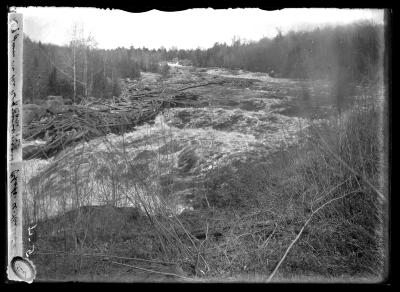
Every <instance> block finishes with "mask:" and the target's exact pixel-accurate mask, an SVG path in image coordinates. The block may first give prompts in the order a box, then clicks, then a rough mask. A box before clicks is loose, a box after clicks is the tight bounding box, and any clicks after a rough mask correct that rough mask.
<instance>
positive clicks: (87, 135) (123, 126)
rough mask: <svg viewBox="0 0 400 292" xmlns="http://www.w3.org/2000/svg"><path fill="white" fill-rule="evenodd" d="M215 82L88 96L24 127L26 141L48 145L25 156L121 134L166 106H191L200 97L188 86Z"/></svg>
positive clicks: (45, 154)
mask: <svg viewBox="0 0 400 292" xmlns="http://www.w3.org/2000/svg"><path fill="white" fill-rule="evenodd" d="M210 84H215V83H206V84H196V85H192V86H188V87H186V88H182V89H178V90H166V89H162V90H153V91H146V92H141V93H138V94H135V95H130V96H129V98H127V97H126V96H125V97H124V98H114V99H112V100H99V99H86V100H85V101H84V102H82V103H81V104H74V105H69V106H66V107H65V110H64V111H63V112H59V113H57V114H50V113H48V114H46V115H45V116H43V117H42V118H41V119H40V120H39V121H33V122H32V123H30V125H28V126H27V127H25V129H24V140H25V141H30V140H34V139H43V140H45V141H46V144H44V145H42V146H40V147H38V148H37V149H36V151H30V153H24V159H33V158H49V157H52V156H54V155H56V154H57V153H59V152H60V151H62V150H63V149H65V148H66V147H68V146H71V145H74V144H76V143H78V142H80V141H82V140H85V141H89V140H90V139H93V138H96V137H100V136H103V135H107V134H109V133H114V134H122V133H124V132H127V131H132V130H133V129H134V128H135V127H137V126H139V125H142V124H143V123H146V122H151V121H152V120H154V118H155V117H156V116H157V114H158V113H160V112H161V111H162V110H164V109H165V108H173V107H191V106H196V104H197V103H198V98H199V97H198V96H197V95H195V94H192V93H190V92H184V91H185V90H187V89H190V88H195V87H199V86H207V85H210Z"/></svg>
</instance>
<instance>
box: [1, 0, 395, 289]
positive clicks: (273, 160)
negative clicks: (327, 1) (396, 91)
mask: <svg viewBox="0 0 400 292" xmlns="http://www.w3.org/2000/svg"><path fill="white" fill-rule="evenodd" d="M8 13H9V30H8V31H9V38H8V40H9V46H8V56H9V63H8V64H9V65H8V66H9V68H8V70H9V76H10V74H13V72H17V73H16V76H19V75H18V72H20V71H21V72H22V73H21V74H22V75H21V78H20V79H21V80H19V81H18V78H17V84H16V85H15V84H14V83H15V82H14V81H15V78H14V77H11V78H9V95H8V99H9V108H8V115H9V122H8V135H9V137H11V138H9V140H8V142H9V146H8V147H11V148H10V149H11V152H9V153H11V154H10V155H12V153H13V152H12V151H13V150H15V149H17V148H16V147H17V146H18V147H19V146H20V150H18V151H20V154H19V155H20V156H21V158H20V159H19V158H16V159H17V160H18V159H19V160H18V161H19V162H18V161H17V162H12V163H11V162H10V161H11V160H12V159H13V158H9V165H12V166H9V169H8V174H9V176H8V179H9V191H8V198H9V203H8V204H9V205H8V213H9V217H8V218H9V220H8V222H9V223H8V224H9V225H8V234H9V237H8V242H9V251H8V252H9V262H8V264H9V265H11V268H12V271H14V273H15V274H16V275H17V277H19V278H20V279H22V280H24V281H28V280H29V281H30V282H32V281H33V283H35V282H90V283H98V282H110V283H138V282H152V283H153V282H155V283H159V282H168V283H243V282H245V283H371V284H379V283H383V282H385V281H386V280H387V278H388V276H389V267H390V265H389V262H390V258H389V247H390V242H389V238H390V237H389V231H390V230H389V223H390V222H389V219H390V217H389V215H390V213H389V205H390V181H389V177H390V176H389V174H390V157H391V156H390V149H391V146H390V139H389V138H390V134H391V133H390V126H391V124H390V121H391V120H390V118H389V116H390V113H391V111H390V106H389V105H390V90H391V83H390V80H391V79H390V78H391V71H390V70H389V69H390V65H391V60H390V52H391V44H390V37H389V36H390V19H391V10H390V9H369V8H368V9H367V8H357V9H355V8H353V9H350V8H347V9H343V8H342V9H339V8H284V9H276V10H273V9H261V8H254V7H253V8H225V9H213V8H192V9H184V10H177V11H162V10H157V9H149V10H148V11H143V12H132V11H129V10H122V9H101V8H90V7H81V8H80V7H74V8H72V7H33V6H32V7H14V8H13V9H11V10H9V12H8ZM10 15H16V16H18V17H20V18H18V19H20V20H21V21H22V22H21V21H19V22H18V21H16V22H15V20H13V21H14V22H12V23H11V24H10V17H12V16H10ZM22 24H23V25H22ZM10 40H11V41H10ZM15 48H17V49H18V53H17V54H15V52H14V51H15V50H16V49H15ZM18 54H19V55H18ZM18 56H19V61H16V63H14V61H13V60H14V59H18V58H17V57H18ZM10 58H14V59H10ZM18 62H19V63H18ZM10 64H11V65H10ZM18 64H20V65H18ZM18 70H19V71H18ZM10 72H11V73H10ZM13 82H14V83H13ZM18 84H19V85H18ZM12 86H14V87H12ZM18 86H20V87H18ZM10 88H16V89H15V90H16V91H15V92H16V93H15V92H14V89H12V90H11V91H10ZM10 92H11V93H10ZM13 94H14V96H17V97H18V96H20V97H21V104H20V105H19V106H20V112H21V116H20V117H19V118H20V121H21V122H20V123H21V133H20V135H21V143H20V145H19V144H18V145H17V146H15V145H16V144H15V143H14V141H15V139H14V136H12V135H13V134H15V133H14V131H13V130H12V126H13V125H14V124H13V123H14V121H16V120H14V113H15V110H16V108H13V106H16V105H15V103H14V101H12V97H13ZM10 121H11V122H10ZM10 135H11V136H10ZM13 143H14V144H13ZM10 145H11V146H10ZM16 151H17V150H16ZM16 157H19V156H16ZM10 159H11V160H10ZM15 163H17V164H15ZM18 163H19V164H18ZM16 165H20V169H16V168H15V167H17V166H16ZM13 169H15V170H13ZM17 174H18V175H20V176H18V179H17V178H16V176H15V175H17ZM14 176H15V177H14ZM17 182H18V192H17V190H14V189H12V188H11V189H10V185H11V186H14V187H16V185H17ZM13 183H14V185H13ZM10 190H11V191H10ZM13 199H15V200H16V201H15V202H20V203H19V205H18V207H20V208H19V209H17V207H16V206H17V203H13ZM18 200H19V201H18ZM13 204H14V205H13ZM14 207H15V210H18V211H15V214H14V213H13V212H14ZM18 212H19V213H18ZM11 213H12V214H11ZM18 214H19V215H18ZM14 215H15V216H14ZM19 217H21V218H19ZM12 220H16V221H12ZM12 222H14V223H15V226H19V227H15V228H14V227H13V226H14V225H12ZM16 222H18V223H16ZM17 224H20V225H17ZM10 226H11V227H10ZM18 236H19V237H18ZM14 238H20V239H15V240H14ZM11 246H17V249H13V250H12V256H10V247H11ZM21 271H22V272H21ZM21 275H22V276H21Z"/></svg>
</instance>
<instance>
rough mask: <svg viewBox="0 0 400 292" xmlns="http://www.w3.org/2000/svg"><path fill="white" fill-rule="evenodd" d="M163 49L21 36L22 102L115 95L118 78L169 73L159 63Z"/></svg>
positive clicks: (78, 99) (118, 88)
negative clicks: (58, 42) (101, 46)
mask: <svg viewBox="0 0 400 292" xmlns="http://www.w3.org/2000/svg"><path fill="white" fill-rule="evenodd" d="M161 52H162V50H158V51H157V50H148V49H146V48H143V49H135V48H133V47H132V48H130V49H125V48H117V49H114V50H102V49H97V48H96V47H95V42H94V41H93V40H82V39H80V40H75V41H72V42H71V43H70V44H69V45H68V46H57V45H52V44H42V43H40V42H39V43H37V42H34V41H32V40H30V39H29V38H28V37H25V38H24V74H23V75H24V83H23V94H24V100H25V102H35V101H38V100H40V99H43V98H44V97H46V96H48V95H61V96H63V97H65V98H70V99H71V100H73V101H75V102H79V101H80V100H81V99H82V98H83V97H86V96H95V97H98V98H110V97H112V96H118V95H119V94H120V91H121V88H120V84H119V80H120V78H137V77H139V76H140V72H146V71H148V72H156V73H160V74H162V75H163V76H166V75H167V74H168V67H166V66H165V65H164V66H162V65H160V64H159V61H160V60H162V59H163V58H164V57H163V56H164V55H165V54H162V53H161Z"/></svg>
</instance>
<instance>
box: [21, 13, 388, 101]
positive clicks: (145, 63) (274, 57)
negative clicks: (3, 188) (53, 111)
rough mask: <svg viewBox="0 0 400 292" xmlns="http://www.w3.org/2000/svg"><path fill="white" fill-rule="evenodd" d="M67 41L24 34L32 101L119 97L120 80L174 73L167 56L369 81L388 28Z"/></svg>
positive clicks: (26, 88)
mask: <svg viewBox="0 0 400 292" xmlns="http://www.w3.org/2000/svg"><path fill="white" fill-rule="evenodd" d="M76 31H77V29H76V28H75V33H74V37H73V38H72V40H71V41H70V43H69V44H68V45H66V46H56V45H52V44H42V43H40V42H39V43H37V42H34V41H32V40H30V39H29V38H28V37H25V38H24V83H23V93H24V98H25V101H26V102H29V101H30V102H33V101H35V100H37V99H42V98H44V97H46V96H48V95H61V96H63V97H64V98H70V99H71V100H75V101H76V102H78V101H79V100H81V99H82V97H87V96H94V97H97V98H110V97H112V96H118V95H119V94H120V91H121V89H120V79H121V78H138V77H139V76H140V72H155V73H161V74H162V75H163V76H167V74H168V65H167V64H166V63H164V64H163V65H160V62H162V61H172V60H174V59H175V60H176V59H179V60H184V59H186V60H189V61H190V62H191V63H192V65H193V66H196V67H222V68H228V69H243V70H248V71H252V72H266V73H268V74H269V75H270V76H271V77H284V78H299V79H332V78H333V79H338V78H343V79H346V80H348V81H350V82H356V83H363V82H364V83H365V82H370V81H371V80H372V79H373V78H374V76H376V74H377V73H378V72H377V71H379V70H380V69H381V68H382V66H381V64H380V59H379V56H380V54H381V53H382V52H381V51H380V50H381V45H380V44H382V39H381V38H382V36H383V26H382V25H377V24H374V23H372V22H366V21H364V22H359V23H355V24H353V25H349V26H334V27H333V26H332V27H324V28H317V29H314V30H311V31H297V32H295V31H290V32H288V33H287V34H282V33H281V32H279V33H278V35H277V36H275V37H274V38H263V39H261V40H259V41H251V42H245V41H242V40H241V39H240V38H234V39H233V40H232V43H231V44H229V45H228V44H226V43H223V44H221V43H215V44H214V46H213V47H211V48H208V49H200V48H197V49H192V50H182V49H177V48H171V49H169V50H167V49H165V48H159V49H157V50H155V49H152V50H150V49H147V48H135V47H134V46H131V47H130V48H117V49H113V50H104V49H99V48H97V45H96V41H95V39H94V38H93V37H91V36H89V37H83V36H82V34H79V33H77V32H76Z"/></svg>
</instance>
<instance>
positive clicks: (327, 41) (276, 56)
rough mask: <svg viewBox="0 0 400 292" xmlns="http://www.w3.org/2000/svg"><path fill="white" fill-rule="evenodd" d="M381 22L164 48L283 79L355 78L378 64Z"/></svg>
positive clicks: (198, 62) (204, 63)
mask: <svg viewBox="0 0 400 292" xmlns="http://www.w3.org/2000/svg"><path fill="white" fill-rule="evenodd" d="M383 44H384V42H383V26H382V25H377V24H374V23H372V22H366V21H365V22H358V23H354V24H351V25H343V26H335V27H325V28H321V29H320V28H318V29H315V30H312V31H299V32H293V31H292V32H289V33H287V34H285V35H282V33H279V34H278V35H277V36H276V37H275V38H273V39H270V38H263V39H261V40H259V41H257V42H247V43H246V42H242V41H241V40H240V39H234V40H233V41H232V44H231V45H227V44H219V43H216V44H215V45H214V46H213V47H212V48H209V49H207V50H200V49H196V50H187V51H183V50H174V51H169V52H168V54H167V57H168V58H174V57H178V58H185V59H190V60H191V61H192V62H193V65H195V66H199V67H224V68H231V69H244V70H248V71H256V72H267V73H272V72H273V73H272V74H275V75H277V76H281V77H288V78H332V77H336V76H337V74H339V72H340V74H346V75H347V76H348V78H350V79H352V80H353V81H356V82H359V81H362V80H365V79H370V78H372V77H374V75H375V73H376V71H377V70H378V69H379V68H381V67H382V58H381V54H382V49H383Z"/></svg>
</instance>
